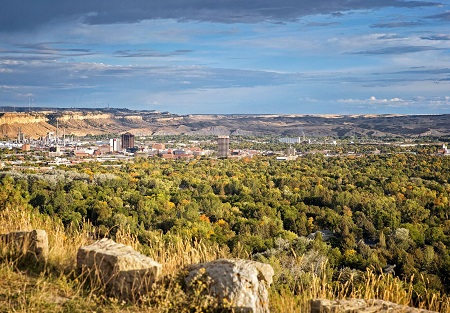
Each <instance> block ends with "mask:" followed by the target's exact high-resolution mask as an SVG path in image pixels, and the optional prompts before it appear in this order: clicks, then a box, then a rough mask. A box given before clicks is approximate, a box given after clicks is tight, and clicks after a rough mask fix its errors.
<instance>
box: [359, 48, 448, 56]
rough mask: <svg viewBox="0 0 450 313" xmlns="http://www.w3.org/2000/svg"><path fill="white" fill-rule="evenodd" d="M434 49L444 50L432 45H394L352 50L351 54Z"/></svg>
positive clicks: (413, 51)
mask: <svg viewBox="0 0 450 313" xmlns="http://www.w3.org/2000/svg"><path fill="white" fill-rule="evenodd" d="M432 50H443V48H436V47H431V46H394V47H385V48H381V49H373V50H364V51H358V52H352V53H351V54H372V55H377V54H379V55H382V54H406V53H416V52H423V51H432Z"/></svg>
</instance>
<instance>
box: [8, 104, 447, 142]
mask: <svg viewBox="0 0 450 313" xmlns="http://www.w3.org/2000/svg"><path fill="white" fill-rule="evenodd" d="M57 123H58V125H59V127H60V128H62V129H64V130H65V133H66V134H73V135H77V136H83V135H88V134H91V135H101V134H120V133H124V132H127V131H129V132H132V133H134V134H136V135H146V136H149V135H192V136H193V135H218V134H221V135H254V136H260V135H272V136H301V135H302V134H306V136H308V137H319V136H328V137H334V138H338V137H384V136H397V137H421V136H431V137H441V136H450V114H442V115H403V114H383V115H375V114H353V115H338V114H329V115H328V114H317V115H314V114H254V115H253V114H210V115H209V114H189V115H177V114H171V113H169V112H159V111H156V110H129V109H121V108H89V109H84V108H82V109H79V108H78V109H77V108H33V110H32V111H30V109H29V108H24V107H22V108H12V107H1V108H0V131H1V135H2V137H3V138H16V137H17V133H18V131H19V128H20V129H21V131H22V132H23V133H24V134H25V135H26V136H27V137H30V138H39V137H42V136H45V135H46V134H47V132H49V131H55V129H56V124H57Z"/></svg>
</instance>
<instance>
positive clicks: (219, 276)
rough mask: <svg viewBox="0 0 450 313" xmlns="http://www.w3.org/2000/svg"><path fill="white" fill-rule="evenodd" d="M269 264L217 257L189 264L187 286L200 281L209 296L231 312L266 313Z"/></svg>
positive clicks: (270, 269)
mask: <svg viewBox="0 0 450 313" xmlns="http://www.w3.org/2000/svg"><path fill="white" fill-rule="evenodd" d="M273 274H274V271H273V268H272V266H270V265H269V264H264V263H260V262H254V261H248V260H241V259H219V260H216V261H212V262H208V263H201V264H196V265H192V266H191V267H190V269H189V274H188V276H187V277H186V279H185V280H186V283H187V284H188V286H192V285H193V282H195V281H198V280H202V281H204V282H205V283H206V284H207V286H208V292H209V294H210V295H212V296H215V297H217V298H218V300H219V303H220V304H221V305H222V306H223V307H225V308H229V309H232V310H233V312H251V313H267V312H270V311H269V295H268V288H269V287H270V285H271V284H272V277H273Z"/></svg>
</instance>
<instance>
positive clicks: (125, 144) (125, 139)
mask: <svg viewBox="0 0 450 313" xmlns="http://www.w3.org/2000/svg"><path fill="white" fill-rule="evenodd" d="M131 148H134V135H133V134H132V133H125V134H122V150H126V149H131Z"/></svg>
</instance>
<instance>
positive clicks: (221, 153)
mask: <svg viewBox="0 0 450 313" xmlns="http://www.w3.org/2000/svg"><path fill="white" fill-rule="evenodd" d="M217 145H218V147H217V157H219V158H226V157H228V155H229V154H230V137H229V136H219V137H218V138H217Z"/></svg>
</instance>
